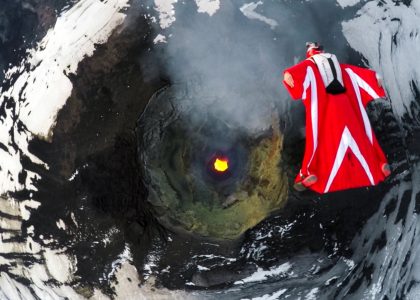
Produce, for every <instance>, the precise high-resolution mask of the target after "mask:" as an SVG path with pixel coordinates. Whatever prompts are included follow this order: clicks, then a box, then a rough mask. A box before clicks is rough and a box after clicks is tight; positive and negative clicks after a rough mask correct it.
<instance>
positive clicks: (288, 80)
mask: <svg viewBox="0 0 420 300" xmlns="http://www.w3.org/2000/svg"><path fill="white" fill-rule="evenodd" d="M284 82H286V84H287V85H288V86H290V87H291V88H292V87H294V86H295V83H294V81H293V77H292V75H290V73H289V72H286V73H284Z"/></svg>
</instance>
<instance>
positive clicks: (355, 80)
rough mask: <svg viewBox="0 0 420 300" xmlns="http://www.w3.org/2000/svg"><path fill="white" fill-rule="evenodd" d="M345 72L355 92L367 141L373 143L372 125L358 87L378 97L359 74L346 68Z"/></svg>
mask: <svg viewBox="0 0 420 300" xmlns="http://www.w3.org/2000/svg"><path fill="white" fill-rule="evenodd" d="M346 72H347V74H349V77H350V80H351V83H352V85H353V88H354V91H355V93H356V97H357V102H358V104H359V109H360V113H361V114H362V118H363V124H364V125H365V131H366V134H367V136H368V138H369V141H370V142H371V143H373V133H372V126H371V125H370V122H369V118H368V116H367V113H366V110H365V108H364V107H363V103H362V96H361V95H360V89H363V90H364V91H366V92H367V93H368V94H369V95H370V96H371V97H372V98H374V99H378V98H380V97H379V95H378V94H377V93H376V92H375V91H374V89H373V88H372V87H371V86H370V85H369V84H368V83H367V82H366V81H364V80H363V79H362V78H361V77H360V76H359V75H357V74H356V73H354V72H353V70H352V69H350V68H346Z"/></svg>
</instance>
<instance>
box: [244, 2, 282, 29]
mask: <svg viewBox="0 0 420 300" xmlns="http://www.w3.org/2000/svg"><path fill="white" fill-rule="evenodd" d="M262 4H263V2H262V1H258V2H251V3H248V4H244V5H242V6H241V8H240V11H241V12H242V13H243V14H244V16H245V17H247V18H249V19H251V20H258V21H261V22H263V23H265V24H267V25H269V26H270V28H271V29H274V28H276V27H277V26H278V23H277V22H276V21H275V20H273V19H269V18H267V17H265V16H263V15H262V14H259V13H257V12H256V11H255V10H256V9H257V7H258V6H260V5H262Z"/></svg>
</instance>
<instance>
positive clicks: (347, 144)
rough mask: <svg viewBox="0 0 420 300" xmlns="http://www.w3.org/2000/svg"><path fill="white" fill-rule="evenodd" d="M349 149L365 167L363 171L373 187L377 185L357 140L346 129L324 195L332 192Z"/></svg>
mask: <svg viewBox="0 0 420 300" xmlns="http://www.w3.org/2000/svg"><path fill="white" fill-rule="evenodd" d="M348 148H350V149H351V150H352V151H353V154H354V155H355V156H356V158H357V159H358V160H359V162H360V164H361V165H362V167H363V170H364V171H365V173H366V175H367V176H368V178H369V181H370V183H371V184H372V185H374V184H375V182H374V180H373V176H372V173H371V172H370V169H369V165H368V163H367V162H366V159H365V158H364V157H363V155H362V153H361V152H360V149H359V146H358V145H357V143H356V141H355V139H354V138H353V136H352V135H351V133H350V130H349V129H348V128H347V127H345V128H344V130H343V134H342V135H341V140H340V144H339V146H338V149H337V153H336V156H335V160H334V164H333V167H332V170H331V173H330V176H329V178H328V182H327V185H326V187H325V190H324V193H328V191H329V190H330V188H331V185H332V183H333V181H334V179H335V177H336V176H337V173H338V170H339V169H340V167H341V164H342V163H343V160H344V156H345V155H346V152H347V149H348Z"/></svg>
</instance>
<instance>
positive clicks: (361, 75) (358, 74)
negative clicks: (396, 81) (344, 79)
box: [342, 65, 386, 107]
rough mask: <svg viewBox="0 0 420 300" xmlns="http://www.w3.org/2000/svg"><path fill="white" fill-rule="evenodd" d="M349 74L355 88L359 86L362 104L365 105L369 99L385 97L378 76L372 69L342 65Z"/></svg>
mask: <svg viewBox="0 0 420 300" xmlns="http://www.w3.org/2000/svg"><path fill="white" fill-rule="evenodd" d="M342 68H343V69H344V70H346V72H347V73H348V74H349V76H350V79H351V80H352V82H353V85H354V86H355V88H359V90H360V96H361V99H362V103H363V105H364V106H365V107H366V106H367V105H368V104H369V102H370V101H372V100H375V99H379V98H385V97H386V95H385V90H384V89H383V87H382V85H381V84H380V76H379V75H378V74H377V73H376V72H375V71H373V70H370V69H365V68H360V67H356V66H353V65H343V67H342Z"/></svg>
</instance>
